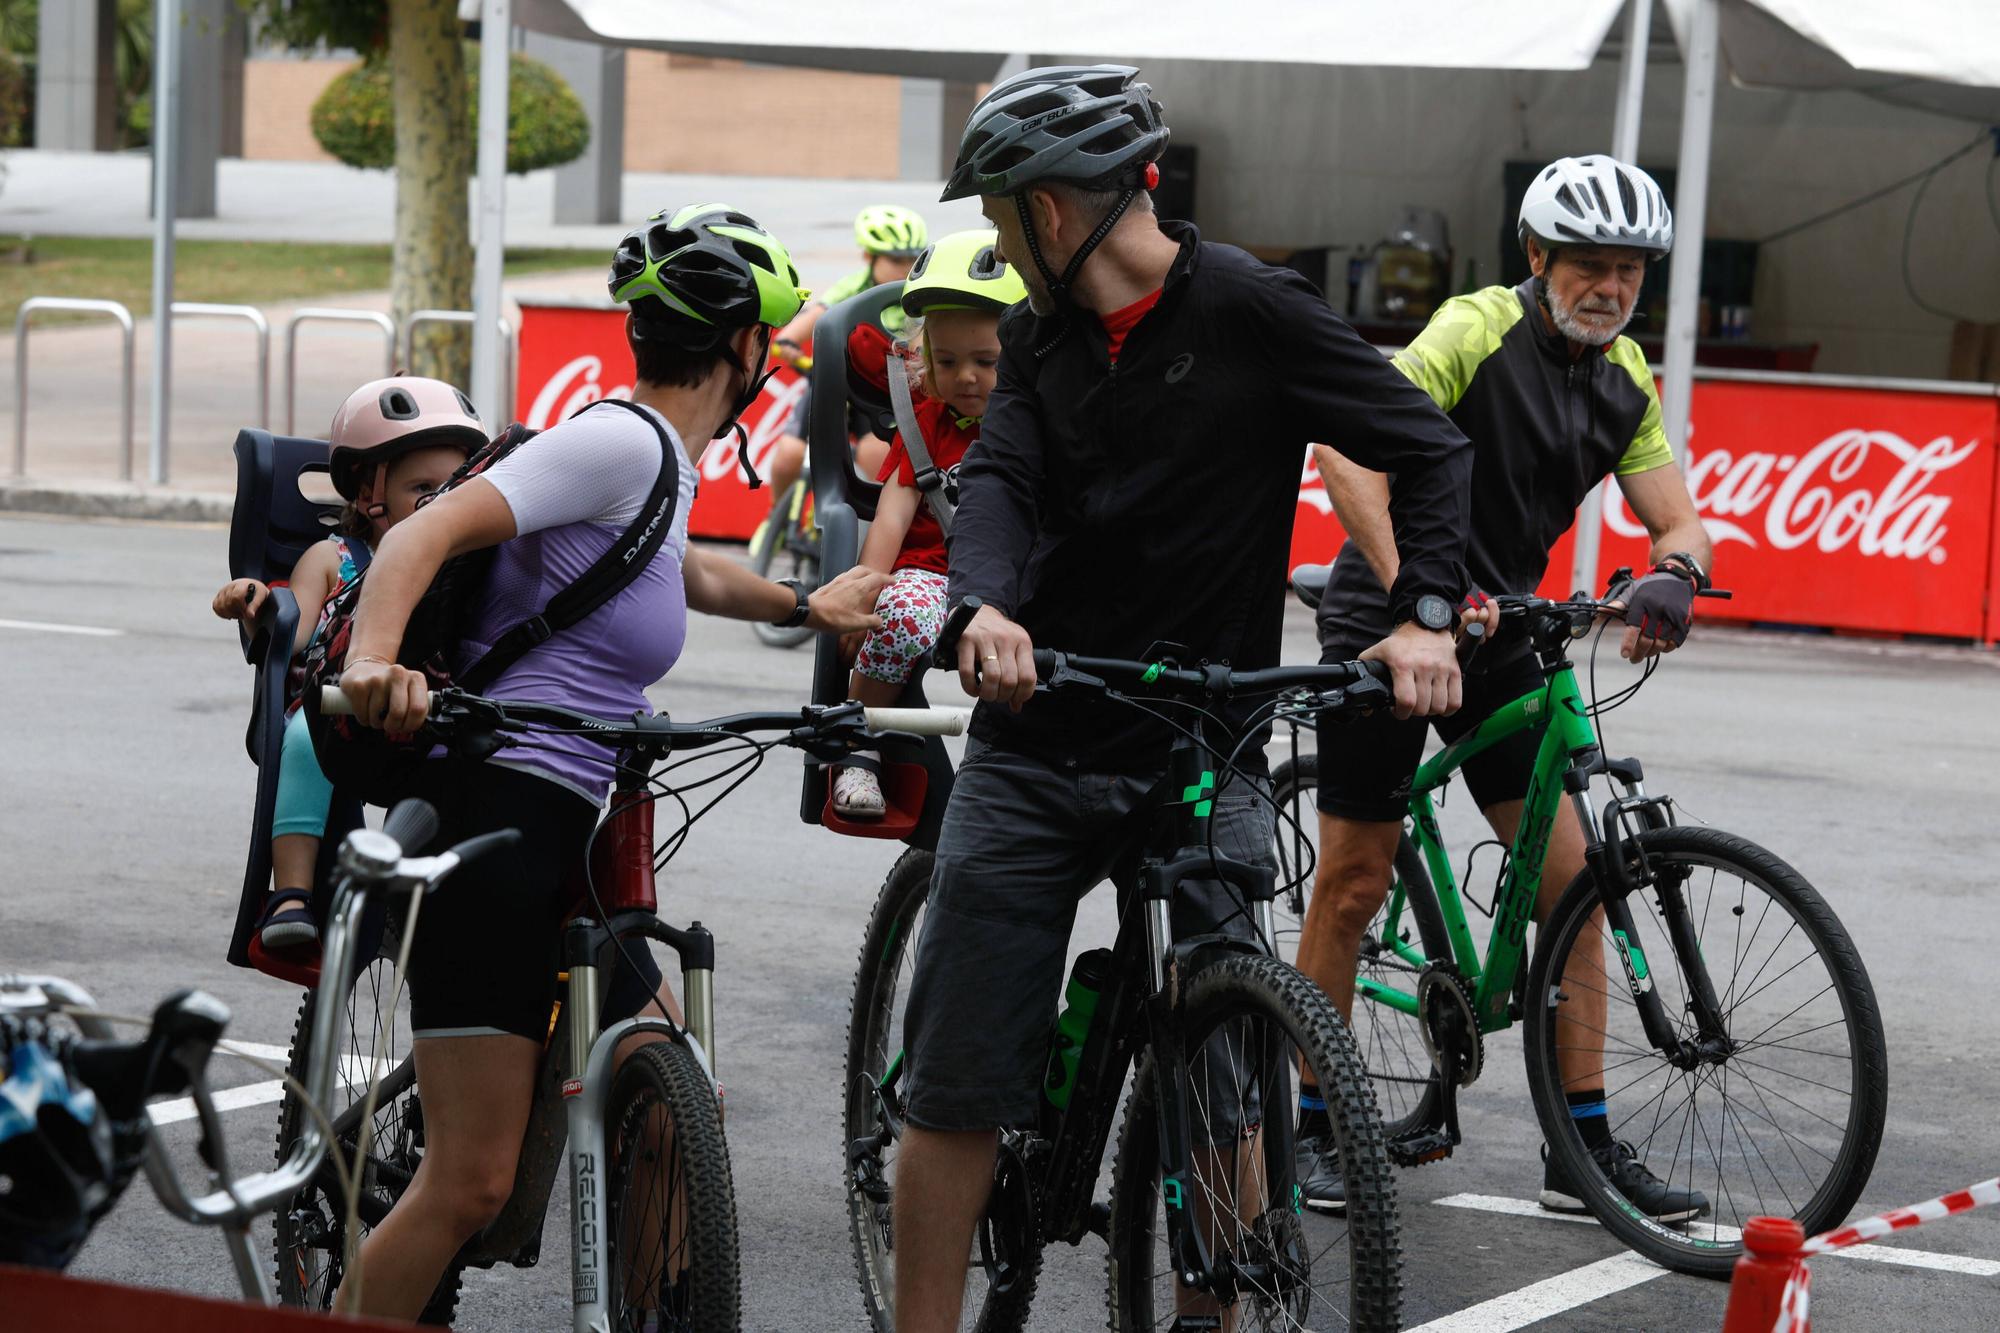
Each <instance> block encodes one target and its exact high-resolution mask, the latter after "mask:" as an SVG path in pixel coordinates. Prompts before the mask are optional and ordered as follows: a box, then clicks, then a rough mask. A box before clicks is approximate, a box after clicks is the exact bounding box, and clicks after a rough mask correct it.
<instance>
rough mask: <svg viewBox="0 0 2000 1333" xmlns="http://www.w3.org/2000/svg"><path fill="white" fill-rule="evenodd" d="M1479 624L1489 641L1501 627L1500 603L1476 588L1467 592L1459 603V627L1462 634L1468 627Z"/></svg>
mask: <svg viewBox="0 0 2000 1333" xmlns="http://www.w3.org/2000/svg"><path fill="white" fill-rule="evenodd" d="M1473 625H1478V626H1479V627H1480V628H1481V631H1482V633H1483V636H1484V637H1485V638H1486V640H1487V641H1488V642H1491V641H1492V638H1493V635H1494V633H1495V631H1497V630H1498V629H1499V628H1500V603H1498V602H1496V601H1494V600H1493V599H1492V598H1491V597H1488V596H1487V595H1486V594H1485V593H1483V592H1481V591H1480V590H1479V589H1477V588H1474V589H1472V590H1471V591H1470V592H1468V593H1466V594H1465V599H1464V600H1463V601H1461V602H1460V603H1459V604H1458V629H1459V633H1460V634H1461V635H1462V634H1464V632H1465V631H1466V629H1467V628H1469V627H1470V626H1473Z"/></svg>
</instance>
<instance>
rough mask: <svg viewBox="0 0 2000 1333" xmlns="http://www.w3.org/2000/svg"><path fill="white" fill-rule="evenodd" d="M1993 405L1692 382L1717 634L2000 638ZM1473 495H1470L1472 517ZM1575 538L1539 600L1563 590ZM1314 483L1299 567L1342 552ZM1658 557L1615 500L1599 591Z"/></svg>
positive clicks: (1304, 501)
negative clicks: (1723, 630) (1722, 594)
mask: <svg viewBox="0 0 2000 1333" xmlns="http://www.w3.org/2000/svg"><path fill="white" fill-rule="evenodd" d="M1997 412H2000V408H1997V407H1996V401H1995V399H1993V398H1991V397H1984V396H1976V395H1961V394H1948V393H1922V392H1910V391H1903V390H1885V389H1850V388H1839V387H1833V386H1821V385H1801V384H1767V383H1743V382H1736V381H1727V382H1725V381H1720V380H1697V381H1696V382H1695V386H1694V404H1693V408H1692V410H1691V416H1692V429H1691V431H1690V435H1689V446H1690V447H1689V461H1688V469H1687V472H1688V488H1689V490H1691V491H1692V492H1693V494H1694V500H1695V509H1696V511H1697V512H1698V513H1700V515H1701V517H1702V521H1703V524H1704V525H1705V526H1706V527H1707V529H1708V536H1709V540H1710V541H1712V542H1713V543H1714V544H1715V565H1716V571H1715V572H1716V580H1717V583H1718V584H1719V585H1720V586H1722V587H1726V588H1728V589H1730V590H1731V591H1732V592H1733V593H1735V597H1734V599H1733V600H1731V601H1727V602H1721V601H1712V602H1703V603H1701V605H1700V608H1699V610H1698V612H1697V615H1698V616H1699V617H1700V618H1703V619H1710V620H1734V621H1751V620H1755V621H1765V622H1777V623H1784V624H1797V625H1817V626H1826V627H1829V628H1833V629H1859V630H1871V631H1877V632H1889V633H1902V634H1939V635H1948V636H1951V637H1955V638H1988V639H1991V638H1996V637H2000V615H1995V616H1994V617H1993V618H1992V619H1990V620H1989V613H1988V611H1987V609H1986V604H1987V602H1988V600H1989V598H1988V596H1987V593H1988V590H1989V589H1991V588H2000V550H1996V548H1995V543H1994V540H1993V538H1994V525H1995V515H1996V512H2000V490H1997V489H1996V488H2000V475H1996V474H2000V467H1996V462H1995V443H1994V440H1995V432H1996V424H2000V416H1997V415H1996V413H1997ZM1478 502H1479V497H1478V496H1476V495H1475V496H1474V497H1473V503H1474V504H1475V505H1476V504H1477V503H1478ZM1573 536H1574V532H1573V531H1572V532H1571V533H1568V534H1565V535H1564V536H1563V539H1562V540H1561V542H1559V543H1558V544H1557V546H1556V549H1555V552H1554V553H1553V555H1552V556H1551V557H1550V560H1549V572H1548V576H1547V577H1546V578H1545V579H1544V580H1543V581H1542V588H1541V591H1542V592H1543V593H1544V594H1545V595H1548V596H1557V597H1559V596H1563V595H1565V594H1566V593H1567V592H1568V591H1570V589H1569V587H1568V584H1569V580H1570V562H1571V558H1572V538H1573ZM1341 540H1342V537H1341V530H1340V524H1339V522H1338V520H1336V519H1335V518H1334V517H1333V514H1332V506H1331V505H1330V504H1329V503H1328V502H1327V498H1326V492H1325V490H1324V489H1323V488H1322V487H1321V485H1320V481H1319V474H1318V472H1317V471H1316V470H1315V469H1314V468H1313V466H1312V460H1311V459H1310V458H1308V459H1307V460H1306V463H1305V468H1304V471H1303V472H1302V474H1301V476H1300V479H1299V511H1298V522H1297V525H1296V527H1295V528H1294V529H1293V534H1292V559H1293V562H1294V563H1300V562H1304V561H1318V560H1328V559H1331V558H1332V557H1333V553H1334V552H1336V551H1338V550H1339V549H1340V542H1341ZM1648 547H1649V543H1648V542H1647V540H1646V530H1645V527H1644V526H1643V525H1642V524H1640V523H1639V521H1638V520H1637V519H1635V518H1634V517H1633V516H1632V511H1631V510H1630V509H1629V508H1627V507H1626V505H1625V504H1624V501H1623V499H1622V498H1621V497H1620V495H1619V493H1618V490H1617V488H1616V487H1615V486H1613V487H1611V488H1610V489H1609V493H1608V503H1607V504H1606V505H1605V512H1604V535H1603V539H1602V542H1601V544H1600V547H1599V551H1600V556H1599V566H1598V572H1597V577H1596V578H1595V580H1594V581H1593V584H1592V586H1593V587H1594V588H1599V589H1601V588H1602V587H1603V586H1604V579H1605V577H1606V575H1608V574H1609V573H1610V571H1611V570H1613V569H1616V568H1617V567H1618V566H1620V565H1643V564H1644V562H1645V560H1646V556H1647V551H1648Z"/></svg>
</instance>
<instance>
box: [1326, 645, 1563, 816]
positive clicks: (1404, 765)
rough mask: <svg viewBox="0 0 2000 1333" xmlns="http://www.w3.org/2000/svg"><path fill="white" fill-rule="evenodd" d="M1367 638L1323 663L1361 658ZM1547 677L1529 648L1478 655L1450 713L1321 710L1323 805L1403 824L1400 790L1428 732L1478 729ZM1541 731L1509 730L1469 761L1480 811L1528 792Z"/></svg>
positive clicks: (1469, 784) (1336, 650) (1448, 738)
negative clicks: (1485, 658)
mask: <svg viewBox="0 0 2000 1333" xmlns="http://www.w3.org/2000/svg"><path fill="white" fill-rule="evenodd" d="M1368 646H1369V645H1367V644H1365V643H1339V642H1336V643H1333V644H1329V645H1328V646H1327V647H1326V649H1325V650H1324V651H1322V652H1321V653H1320V661H1321V662H1322V663H1328V662H1346V661H1349V660H1351V659H1353V658H1355V657H1359V656H1360V655H1361V653H1362V650H1364V649H1365V648H1367V647H1368ZM1546 683H1547V682H1546V681H1545V680H1544V679H1543V677H1542V671H1541V668H1540V666H1538V665H1537V664H1536V662H1535V658H1534V654H1533V653H1531V652H1528V651H1526V650H1525V649H1521V650H1517V651H1514V652H1512V653H1510V654H1509V655H1508V656H1507V657H1506V658H1505V659H1504V660H1500V661H1495V662H1493V663H1492V665H1491V666H1482V665H1481V663H1480V662H1479V661H1478V659H1477V658H1475V659H1474V660H1473V668H1472V669H1471V670H1469V671H1467V672H1466V673H1465V704H1464V706H1463V707H1462V708H1460V709H1459V710H1458V711H1457V712H1456V713H1453V714H1452V715H1451V716H1450V717H1436V718H1420V717H1413V718H1404V719H1402V720H1400V721H1399V720H1398V719H1397V718H1395V717H1394V716H1393V715H1391V714H1389V713H1386V712H1377V713H1373V714H1370V715H1368V716H1365V717H1341V716H1339V715H1338V714H1322V715H1321V716H1320V720H1319V808H1320V812H1321V813H1322V814H1328V815H1334V816H1337V817H1339V818H1341V819H1354V820H1362V821H1366V822H1370V823H1392V822H1395V823H1400V822H1401V821H1402V818H1403V815H1404V813H1405V812H1406V811H1407V810H1408V809H1409V802H1408V800H1407V798H1404V797H1399V796H1397V795H1396V793H1397V792H1398V791H1401V790H1402V789H1403V788H1404V787H1405V786H1406V785H1407V784H1408V783H1409V781H1410V778H1411V777H1412V776H1413V775H1414V774H1415V773H1416V771H1417V765H1418V764H1419V763H1420V762H1422V760H1423V757H1424V733H1425V731H1426V729H1428V728H1430V727H1436V728H1437V733H1438V737H1439V739H1441V740H1443V741H1444V742H1445V743H1446V744H1450V743H1451V742H1452V741H1455V740H1457V739H1458V738H1459V737H1460V736H1463V735H1464V734H1465V733H1466V732H1468V731H1471V730H1472V729H1473V727H1475V726H1477V725H1478V724H1479V722H1480V721H1481V720H1482V719H1484V718H1485V717H1486V716H1487V714H1489V713H1491V712H1492V711H1493V710H1494V709H1496V708H1498V707H1500V706H1501V705H1502V704H1505V703H1511V702H1512V701H1514V700H1515V699H1518V698H1520V697H1521V696H1522V695H1524V694H1526V693H1528V692H1529V691H1530V690H1538V689H1541V688H1542V687H1543V686H1544V685H1545V684H1546ZM1541 743H1542V742H1541V737H1540V736H1539V735H1538V734H1536V733H1534V732H1521V733H1519V734H1517V735H1513V736H1509V737H1508V738H1507V739H1506V740H1504V741H1501V742H1500V743H1499V744H1498V745H1495V746H1493V747H1492V748H1491V749H1488V750H1486V751H1484V752H1482V753H1480V754H1478V755H1475V756H1473V758H1472V759H1470V760H1468V761H1467V762H1466V765H1465V767H1464V769H1463V770H1461V771H1462V772H1463V773H1464V775H1465V785H1466V788H1467V790H1469V791H1470V792H1471V793H1472V799H1473V802H1474V803H1475V804H1477V805H1478V806H1479V808H1480V809H1481V810H1484V809H1486V808H1487V807H1488V806H1491V805H1496V804H1498V803H1499V802H1501V801H1518V800H1520V799H1521V798H1522V797H1524V796H1526V795H1527V794H1528V782H1529V779H1530V778H1531V777H1532V776H1533V775H1534V771H1535V754H1536V752H1537V751H1538V750H1539V749H1540V748H1541Z"/></svg>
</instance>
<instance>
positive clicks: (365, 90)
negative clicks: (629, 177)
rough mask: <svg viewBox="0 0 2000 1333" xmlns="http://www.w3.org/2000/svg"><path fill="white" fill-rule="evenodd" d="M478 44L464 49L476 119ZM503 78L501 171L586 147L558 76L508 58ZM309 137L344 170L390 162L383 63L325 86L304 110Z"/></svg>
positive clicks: (391, 132)
mask: <svg viewBox="0 0 2000 1333" xmlns="http://www.w3.org/2000/svg"><path fill="white" fill-rule="evenodd" d="M478 49H479V48H478V47H476V46H470V45H468V46H467V47H466V48H465V51H466V60H465V64H466V75H467V78H466V84H467V96H468V97H469V99H470V101H471V108H470V112H469V119H470V121H471V123H472V125H473V127H474V129H475V132H476V130H477V127H478V122H479V61H478V58H477V52H478ZM509 65H510V73H509V77H508V83H507V170H508V171H509V172H512V173H514V174H515V175H519V174H520V173H522V172H526V171H539V170H541V169H542V168H543V167H554V166H560V165H562V164H563V163H565V162H570V161H574V160H575V159H576V158H577V157H579V156H581V155H582V153H583V150H584V149H585V148H587V147H589V145H590V118H589V117H588V116H587V115H585V114H584V110H583V103H582V102H580V101H578V100H577V96H576V94H575V93H574V92H572V91H571V90H570V86H569V85H568V84H567V83H564V82H563V79H562V76H561V75H560V74H557V73H556V72H555V71H554V70H553V69H550V68H549V67H548V66H547V65H544V64H543V63H542V62H541V61H539V60H530V59H529V58H528V57H526V56H521V55H516V56H513V57H512V58H511V59H510V61H509ZM312 131H313V138H315V139H317V140H318V141H319V146H320V147H321V148H324V149H325V150H326V151H327V152H329V153H331V154H332V155H333V156H334V157H336V158H338V159H340V160H341V161H342V162H345V163H346V164H347V165H348V166H350V167H369V168H387V167H393V166H394V165H396V122H395V116H394V113H393V111H392V110H391V104H390V92H389V66H388V64H387V62H386V61H383V60H370V61H368V62H366V63H364V64H361V65H358V66H356V67H355V68H353V69H351V70H349V71H348V72H347V73H345V74H343V75H341V76H340V77H339V78H337V79H335V80H334V81H333V82H332V83H330V84H328V85H327V86H326V91H325V92H323V93H321V94H320V96H319V100H318V101H317V102H314V103H313V109H312Z"/></svg>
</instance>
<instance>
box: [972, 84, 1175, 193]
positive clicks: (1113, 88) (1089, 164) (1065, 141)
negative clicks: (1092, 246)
mask: <svg viewBox="0 0 2000 1333" xmlns="http://www.w3.org/2000/svg"><path fill="white" fill-rule="evenodd" d="M1138 75H1139V71H1138V70H1137V69H1135V68H1134V67H1133V66H1131V65H1051V66H1048V67H1046V68H1043V69H1031V70H1027V71H1024V72H1023V73H1020V74H1016V75H1015V76H1014V77H1013V78H1011V79H1006V80H1004V81H1002V82H1000V83H998V84H996V85H994V87H993V90H992V91H991V92H989V93H987V94H986V96H984V97H982V98H981V99H979V105H977V106H975V107H973V108H972V115H971V116H970V117H968V118H967V119H966V122H965V133H964V134H963V135H962V136H961V137H960V138H959V142H958V161H957V162H956V163H955V164H954V165H953V167H952V172H951V179H950V180H948V181H946V182H945V187H944V193H943V194H942V195H940V196H939V198H941V199H947V200H949V199H965V198H969V197H970V196H972V195H997V194H1017V193H1019V192H1020V191H1022V190H1024V189H1026V188H1027V187H1028V186H1030V185H1033V184H1035V183H1037V182H1039V181H1066V182H1068V183H1070V184H1072V185H1078V186H1081V187H1083V188H1085V189H1098V190H1111V189H1117V188H1120V187H1124V186H1132V187H1136V186H1139V185H1142V184H1145V183H1146V180H1145V177H1146V167H1147V165H1148V164H1149V163H1151V162H1153V161H1155V160H1157V159H1158V158H1159V156H1160V153H1161V152H1162V151H1164V150H1165V148H1166V146H1167V139H1168V132H1167V127H1166V126H1165V125H1163V124H1161V122H1160V104H1159V103H1158V102H1156V101H1154V100H1153V90H1152V89H1151V88H1149V87H1147V86H1146V85H1145V84H1143V83H1137V82H1134V80H1135V79H1137V77H1138Z"/></svg>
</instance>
